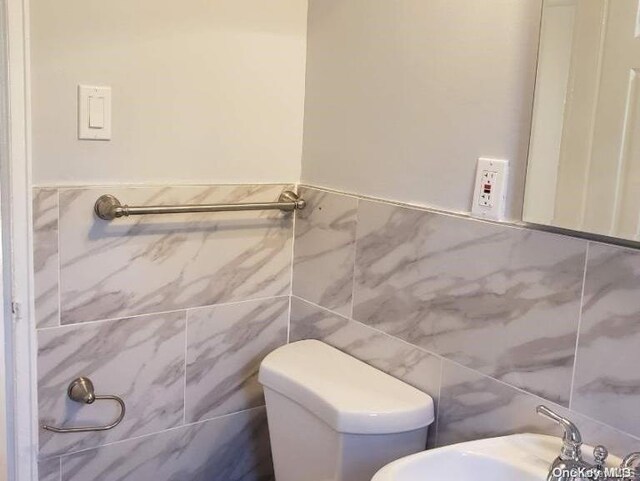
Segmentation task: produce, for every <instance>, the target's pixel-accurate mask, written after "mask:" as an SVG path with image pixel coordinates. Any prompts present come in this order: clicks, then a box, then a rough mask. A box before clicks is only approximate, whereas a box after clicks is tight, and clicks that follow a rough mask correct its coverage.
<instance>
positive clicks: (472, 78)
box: [302, 0, 541, 218]
mask: <svg viewBox="0 0 640 481" xmlns="http://www.w3.org/2000/svg"><path fill="white" fill-rule="evenodd" d="M540 11H541V1H540V0H482V1H478V0H455V1H451V0H428V1H426V0H402V1H390V0H348V1H345V0H310V4H309V26H308V29H309V31H308V51H307V89H306V107H305V133H304V146H303V165H302V181H303V182H305V183H310V184H315V185H319V186H325V187H330V188H335V189H340V190H346V191H352V192H357V193H360V194H365V195H372V196H377V197H382V198H386V199H391V200H398V201H403V202H410V203H416V204H424V205H429V206H434V207H437V208H442V209H447V210H453V211H467V212H468V211H469V210H470V206H471V198H472V193H473V185H474V183H473V179H474V174H475V164H476V161H477V158H478V157H481V156H485V157H497V158H507V159H510V160H511V176H510V178H511V182H510V186H509V205H508V209H507V215H508V216H509V217H511V218H520V214H521V207H522V198H523V186H524V174H525V170H526V169H525V167H526V155H527V146H528V141H529V128H530V120H531V105H532V100H533V88H534V77H535V64H536V52H537V48H538V30H539V22H540Z"/></svg>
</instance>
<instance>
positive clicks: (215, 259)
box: [33, 185, 293, 481]
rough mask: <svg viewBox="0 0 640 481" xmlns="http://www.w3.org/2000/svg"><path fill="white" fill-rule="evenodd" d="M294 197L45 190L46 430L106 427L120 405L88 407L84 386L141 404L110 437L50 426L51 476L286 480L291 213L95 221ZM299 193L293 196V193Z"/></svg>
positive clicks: (41, 392)
mask: <svg viewBox="0 0 640 481" xmlns="http://www.w3.org/2000/svg"><path fill="white" fill-rule="evenodd" d="M284 187H285V186H283V185H242V186H238V185H236V186H188V187H177V186H176V187H121V186H119V187H99V188H97V187H87V188H54V187H46V188H36V189H35V190H34V206H33V207H34V209H33V210H34V261H35V290H36V294H35V297H36V315H37V328H38V332H37V338H38V404H39V422H40V424H41V425H42V424H51V425H63V426H78V425H95V424H106V423H108V422H110V421H111V420H112V419H114V418H115V417H116V416H117V414H118V407H117V404H115V403H113V402H110V401H97V402H95V403H94V404H92V405H87V406H85V405H78V404H76V403H73V402H72V401H70V400H69V399H68V398H67V396H66V388H67V386H68V384H69V382H70V381H71V380H73V379H74V378H76V377H77V376H81V375H83V376H89V377H90V378H91V379H92V380H93V382H94V384H95V387H96V392H97V393H98V394H116V395H118V396H120V397H122V398H123V399H124V400H125V402H126V405H127V414H126V416H125V418H124V420H123V422H122V423H121V424H120V425H119V426H117V427H116V428H114V429H113V430H110V431H105V432H98V433H95V432H94V433H76V434H54V433H51V432H48V431H45V430H42V429H41V430H40V436H39V437H40V441H39V458H40V462H39V473H40V479H41V480H42V481H49V480H52V481H53V480H56V481H57V480H67V481H71V480H74V481H75V480H80V479H96V480H97V479H100V480H114V481H115V480H132V479H136V480H137V481H146V480H154V481H155V480H166V481H169V480H176V479H181V480H185V481H186V480H189V481H191V480H207V481H209V480H221V481H222V480H225V481H226V480H246V481H258V480H259V481H263V480H264V481H266V480H269V479H272V467H271V458H270V451H269V442H268V435H267V428H266V417H265V413H264V408H263V404H264V400H263V397H262V391H261V389H260V388H259V385H258V383H257V369H258V366H259V363H260V361H261V359H262V358H263V357H264V356H265V355H266V354H267V353H268V352H269V351H271V350H273V349H275V348H276V347H278V346H280V345H282V344H285V343H286V342H287V333H288V320H289V302H290V290H291V268H292V243H293V215H291V214H282V213H279V212H239V213H219V214H215V215H211V214H190V215H174V216H154V217H151V216H150V217H138V218H126V219H119V220H117V221H113V222H105V221H102V220H99V219H97V218H96V217H95V216H94V215H93V211H92V208H93V203H94V202H95V200H96V198H97V197H98V196H100V195H101V194H103V193H106V192H109V193H112V194H114V195H116V196H117V197H119V198H120V199H121V200H122V201H123V202H124V203H129V204H142V205H145V204H146V205H149V204H169V203H213V202H224V203H232V202H250V201H266V200H272V199H273V200H275V199H277V197H278V195H279V194H280V192H281V191H282V190H283V188H284ZM286 187H290V186H286Z"/></svg>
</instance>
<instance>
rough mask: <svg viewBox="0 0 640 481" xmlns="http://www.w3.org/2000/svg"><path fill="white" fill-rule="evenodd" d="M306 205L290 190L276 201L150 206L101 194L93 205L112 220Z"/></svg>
mask: <svg viewBox="0 0 640 481" xmlns="http://www.w3.org/2000/svg"><path fill="white" fill-rule="evenodd" d="M305 206H306V202H305V201H304V199H301V198H300V197H298V194H296V193H295V192H292V191H290V190H285V191H284V192H282V194H280V197H279V198H278V201H277V202H257V203H253V202H252V203H245V204H195V205H194V204H191V205H150V206H128V205H122V203H121V202H120V201H119V200H118V199H117V198H116V197H114V196H113V195H109V194H106V195H103V196H100V197H99V198H98V200H97V201H96V204H95V206H94V209H93V210H94V212H95V213H96V215H97V216H98V217H100V218H101V219H104V220H113V219H117V218H119V217H128V216H130V215H148V214H186V213H194V212H229V211H239V210H281V211H283V212H292V211H294V210H302V209H304V208H305Z"/></svg>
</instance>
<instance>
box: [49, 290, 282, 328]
mask: <svg viewBox="0 0 640 481" xmlns="http://www.w3.org/2000/svg"><path fill="white" fill-rule="evenodd" d="M285 297H288V294H281V295H277V296H267V297H256V298H255V299H243V300H239V301H230V302H221V303H220V304H209V305H206V306H197V307H183V308H181V309H174V310H170V311H157V312H145V313H142V314H134V315H130V316H122V317H111V318H107V319H97V320H95V321H86V322H74V323H72V324H62V325H60V326H51V327H42V328H40V329H38V331H47V330H52V329H60V328H67V327H79V326H90V325H93V324H100V323H104V322H113V321H123V320H125V319H136V318H138V317H147V316H162V315H165V314H176V313H179V312H184V311H197V310H198V309H211V308H214V307H225V306H234V305H236V304H246V303H248V302H262V301H267V300H270V299H284V298H285Z"/></svg>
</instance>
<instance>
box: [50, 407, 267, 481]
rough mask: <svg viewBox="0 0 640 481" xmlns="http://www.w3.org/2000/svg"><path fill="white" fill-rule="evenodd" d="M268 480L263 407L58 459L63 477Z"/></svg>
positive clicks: (77, 480)
mask: <svg viewBox="0 0 640 481" xmlns="http://www.w3.org/2000/svg"><path fill="white" fill-rule="evenodd" d="M89 479H90V480H95V481H132V480H135V481H271V480H273V468H272V464H271V455H270V452H269V439H268V432H267V422H266V415H265V412H264V409H262V408H258V409H256V410H252V411H248V412H242V413H238V414H234V415H231V416H225V417H222V418H218V419H215V420H212V421H206V422H203V423H199V424H195V425H190V426H185V427H181V428H178V429H173V430H171V431H167V432H163V433H160V434H154V435H151V436H146V437H144V438H138V439H134V440H129V441H124V442H121V443H117V444H112V445H110V446H105V447H101V448H98V449H93V450H90V451H85V452H82V453H78V454H74V455H71V456H68V457H65V458H63V462H62V481H85V480H89Z"/></svg>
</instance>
